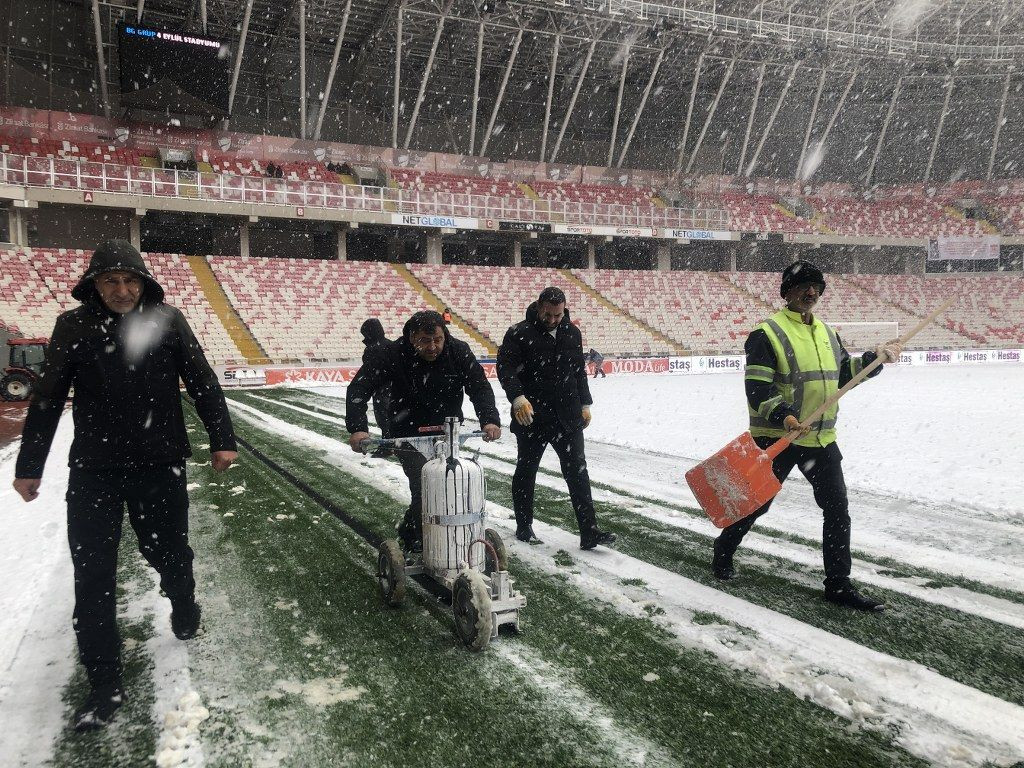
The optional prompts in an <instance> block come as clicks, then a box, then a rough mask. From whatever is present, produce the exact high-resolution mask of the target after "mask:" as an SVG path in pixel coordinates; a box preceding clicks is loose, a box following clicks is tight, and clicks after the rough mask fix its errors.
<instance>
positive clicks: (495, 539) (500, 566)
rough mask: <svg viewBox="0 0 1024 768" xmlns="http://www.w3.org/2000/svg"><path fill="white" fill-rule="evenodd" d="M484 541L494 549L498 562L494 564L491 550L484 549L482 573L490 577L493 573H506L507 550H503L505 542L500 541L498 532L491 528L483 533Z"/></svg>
mask: <svg viewBox="0 0 1024 768" xmlns="http://www.w3.org/2000/svg"><path fill="white" fill-rule="evenodd" d="M484 541H486V542H487V543H488V544H490V545H491V546H492V547H494V552H495V553H496V554H497V555H498V562H494V555H492V554H491V550H490V549H487V548H486V547H485V548H484V553H485V554H484V573H486V574H487V575H488V576H490V575H491V574H492V573H494V572H495V571H507V570H508V549H506V548H505V542H504V541H502V540H501V536H499V535H498V532H497V531H496V530H494V529H493V528H488V529H487V530H485V531H484Z"/></svg>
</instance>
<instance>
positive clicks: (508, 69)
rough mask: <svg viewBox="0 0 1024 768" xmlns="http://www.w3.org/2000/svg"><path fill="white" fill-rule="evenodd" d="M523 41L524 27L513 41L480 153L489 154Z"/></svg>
mask: <svg viewBox="0 0 1024 768" xmlns="http://www.w3.org/2000/svg"><path fill="white" fill-rule="evenodd" d="M522 42H523V28H522V27H520V28H519V31H518V32H516V39H515V42H514V43H512V54H511V55H510V56H509V57H508V64H506V65H505V74H503V75H502V76H501V85H500V86H499V87H498V96H497V98H495V100H494V109H492V110H491V119H490V120H489V121H488V122H487V131H486V133H484V143H483V144H481V145H480V154H481V155H486V154H487V145H488V144H489V143H490V141H491V132H492V131H493V130H494V121H495V120H497V119H498V110H499V109H501V102H502V100H503V99H504V98H505V87H506V86H507V85H508V79H509V77H511V76H512V67H514V66H515V63H516V57H517V56H518V55H519V46H520V45H521V44H522Z"/></svg>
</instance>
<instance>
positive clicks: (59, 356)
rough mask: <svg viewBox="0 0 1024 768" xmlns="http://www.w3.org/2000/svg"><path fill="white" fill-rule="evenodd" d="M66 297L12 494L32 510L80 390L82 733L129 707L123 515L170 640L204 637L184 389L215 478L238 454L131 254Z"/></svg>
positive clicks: (196, 364)
mask: <svg viewBox="0 0 1024 768" xmlns="http://www.w3.org/2000/svg"><path fill="white" fill-rule="evenodd" d="M71 295H72V296H73V297H75V298H76V299H78V300H79V301H81V302H82V305H81V306H80V307H78V308H77V309H73V310H71V311H69V312H65V313H64V314H62V315H61V316H60V317H58V318H57V324H56V326H55V327H54V329H53V335H52V337H51V339H50V344H49V347H48V349H47V352H46V362H45V363H44V364H43V371H42V375H41V376H40V379H39V383H38V384H37V386H36V390H35V393H34V394H33V397H32V402H31V404H30V405H29V410H28V415H27V418H26V419H25V427H24V430H23V433H22V441H21V451H20V453H19V454H18V462H17V467H16V471H15V477H16V479H15V481H14V488H15V490H17V492H18V493H19V494H20V495H21V497H22V498H23V499H24V500H25V501H32V500H33V499H35V498H36V497H37V496H38V495H39V485H40V482H41V478H42V475H43V466H44V464H45V463H46V456H47V454H48V453H49V451H50V445H51V443H52V441H53V436H54V433H55V432H56V429H57V422H58V421H59V420H60V417H61V413H62V412H63V410H64V401H65V400H66V399H67V396H68V391H69V390H70V388H71V387H72V386H73V387H74V388H75V398H74V403H73V408H72V413H73V417H74V423H75V437H74V442H73V443H72V445H71V454H70V459H69V466H70V467H71V474H70V477H69V480H68V493H67V503H68V543H69V544H70V546H71V560H72V564H73V566H74V572H75V612H74V627H75V635H76V636H77V638H78V650H79V658H80V659H81V662H82V664H83V665H84V666H85V669H86V673H87V675H88V677H89V683H90V685H91V686H92V690H91V692H90V694H89V697H88V698H87V699H86V701H85V703H84V704H83V705H82V706H81V707H80V708H79V709H78V711H77V712H76V713H75V722H74V724H75V728H76V729H77V730H87V729H90V728H98V727H100V726H101V725H102V724H103V723H105V722H106V721H107V720H109V719H110V718H111V717H112V716H113V714H114V712H115V711H116V710H117V708H118V707H119V706H120V705H121V702H122V701H123V698H124V692H123V689H122V685H121V659H120V651H121V639H120V636H119V635H118V631H117V622H116V600H115V595H116V576H117V548H118V542H119V541H120V538H121V524H122V520H123V515H124V506H125V505H126V504H127V506H128V519H129V521H130V522H131V525H132V528H134V529H135V532H136V534H137V535H138V539H139V549H140V551H141V552H142V555H143V556H144V557H145V558H146V560H147V561H148V562H149V564H150V565H152V566H153V567H154V568H155V569H156V570H157V572H159V574H160V587H161V589H162V590H163V592H164V594H166V595H167V596H168V597H169V598H170V600H171V628H172V629H173V631H174V634H175V635H176V636H177V637H178V638H180V639H183V640H185V639H188V638H191V637H193V636H194V635H195V634H196V632H197V631H198V629H199V618H200V611H199V606H198V605H197V604H196V602H195V581H194V580H193V576H192V550H191V548H190V547H189V545H188V492H187V490H186V483H185V459H186V458H188V457H189V456H191V455H192V451H191V448H190V447H189V442H188V435H187V433H186V431H185V419H184V416H183V414H182V410H181V393H180V390H179V385H178V380H179V378H180V379H183V380H184V382H185V387H186V388H187V390H188V392H189V394H190V395H191V396H192V397H193V398H194V399H195V404H196V410H197V411H198V412H199V416H200V418H201V419H202V421H203V424H204V426H205V427H206V431H207V432H208V433H209V435H210V450H211V452H212V464H213V468H214V469H216V470H217V471H224V470H226V469H227V468H228V467H229V466H230V465H231V463H232V462H233V461H234V460H235V459H236V458H237V456H238V454H237V453H236V452H235V438H234V432H233V431H232V427H231V418H230V416H229V415H228V411H227V405H226V404H225V402H224V395H223V392H222V391H221V388H220V384H219V382H218V381H217V376H216V375H215V374H214V372H213V371H212V370H211V369H210V366H209V364H208V363H207V362H206V358H205V356H204V355H203V351H202V349H200V347H199V344H198V342H197V341H196V338H195V336H194V335H193V333H192V330H191V328H189V325H188V322H187V321H186V320H185V318H184V316H182V314H181V312H179V311H178V310H177V309H175V308H173V307H171V306H169V305H167V304H164V302H163V299H164V292H163V289H162V288H161V287H160V285H159V284H158V283H157V282H156V280H154V279H153V277H152V276H151V275H150V273H149V270H148V269H147V268H146V265H145V263H143V261H142V256H141V255H140V254H139V252H138V251H137V250H135V248H134V247H133V246H132V245H131V244H130V243H128V242H127V241H125V240H111V241H108V242H105V243H103V244H101V245H100V246H99V247H98V248H97V249H96V251H95V253H94V254H93V256H92V260H91V261H90V262H89V268H88V269H87V270H86V273H85V275H84V276H83V277H82V279H81V280H80V281H79V282H78V284H77V285H76V286H75V288H74V290H72V292H71Z"/></svg>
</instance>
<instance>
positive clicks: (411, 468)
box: [395, 448, 427, 539]
mask: <svg viewBox="0 0 1024 768" xmlns="http://www.w3.org/2000/svg"><path fill="white" fill-rule="evenodd" d="M395 455H396V456H398V460H399V461H400V462H401V463H402V471H403V472H405V476H406V477H407V478H408V479H409V494H410V495H411V496H412V501H411V502H410V504H409V508H408V509H407V510H405V519H404V521H403V522H402V528H403V529H404V530H407V531H410V532H411V533H412V534H414V536H415V538H417V539H422V538H423V498H422V493H421V492H422V485H423V465H424V464H426V463H427V457H426V456H424V455H423V454H422V453H420V452H419V451H417V450H416V449H415V448H400V449H398V450H397V451H395Z"/></svg>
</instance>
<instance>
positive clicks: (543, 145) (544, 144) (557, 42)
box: [540, 35, 562, 163]
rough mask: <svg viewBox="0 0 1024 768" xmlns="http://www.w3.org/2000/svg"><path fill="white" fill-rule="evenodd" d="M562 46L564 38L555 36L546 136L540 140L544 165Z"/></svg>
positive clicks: (545, 111) (545, 123) (550, 71)
mask: <svg viewBox="0 0 1024 768" xmlns="http://www.w3.org/2000/svg"><path fill="white" fill-rule="evenodd" d="M561 45H562V36H561V35H555V50H554V53H552V54H551V69H550V70H549V71H548V100H547V101H546V102H545V104H544V134H543V136H541V140H540V161H541V162H542V163H543V162H544V158H545V157H546V156H547V153H548V126H550V125H551V99H552V97H553V96H554V94H555V71H556V70H557V69H558V49H559V48H560V47H561Z"/></svg>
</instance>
